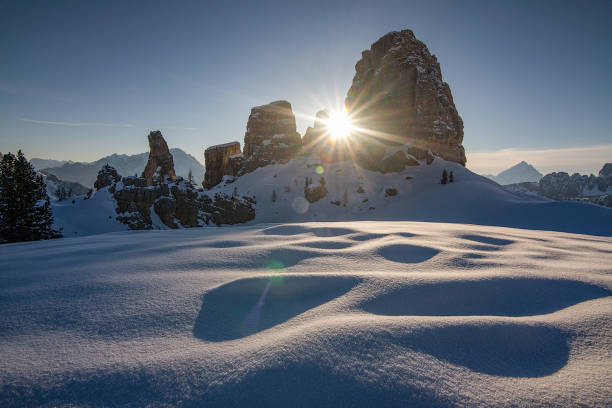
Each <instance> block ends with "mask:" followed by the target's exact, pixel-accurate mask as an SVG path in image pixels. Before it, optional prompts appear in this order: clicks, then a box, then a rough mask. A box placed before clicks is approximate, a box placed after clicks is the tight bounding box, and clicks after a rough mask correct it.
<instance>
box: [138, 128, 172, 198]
mask: <svg viewBox="0 0 612 408" xmlns="http://www.w3.org/2000/svg"><path fill="white" fill-rule="evenodd" d="M149 149H150V151H149V160H148V161H147V166H146V167H145V169H144V171H143V172H142V177H144V178H145V179H146V180H147V185H149V186H152V185H154V184H157V183H159V182H161V181H164V180H165V179H167V178H176V173H175V172H174V159H173V158H172V154H170V150H169V149H168V145H167V144H166V141H165V140H164V137H163V136H162V134H161V132H160V131H159V130H155V131H152V132H151V133H149Z"/></svg>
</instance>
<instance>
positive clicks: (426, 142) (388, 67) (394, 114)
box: [345, 30, 466, 165]
mask: <svg viewBox="0 0 612 408" xmlns="http://www.w3.org/2000/svg"><path fill="white" fill-rule="evenodd" d="M355 70H356V71H357V72H356V74H355V77H354V78H353V84H352V86H351V88H350V90H349V92H348V95H347V97H346V100H345V104H346V107H347V109H348V110H349V115H351V116H352V118H353V122H354V123H355V124H356V125H357V126H358V127H360V128H364V129H368V130H371V131H372V132H366V134H365V135H363V136H365V137H368V136H370V137H373V138H376V139H379V140H380V141H382V142H384V143H387V144H410V145H411V146H413V147H415V148H419V149H423V150H425V151H427V150H431V152H432V153H434V154H435V155H438V156H441V157H442V158H444V159H446V160H450V161H454V162H457V163H461V164H463V165H465V161H466V159H465V150H464V148H463V146H462V145H461V142H462V141H463V121H462V120H461V117H460V116H459V113H458V112H457V109H456V108H455V104H454V103H453V96H452V95H451V91H450V88H449V86H448V84H447V83H446V82H443V81H442V73H441V72H440V64H439V63H438V60H437V59H436V56H435V55H432V54H430V53H429V50H428V49H427V47H426V46H425V44H423V43H422V42H421V41H419V40H417V39H416V38H415V36H414V34H413V32H412V31H411V30H403V31H394V32H391V33H389V34H387V35H385V36H383V37H382V38H380V39H379V40H378V41H376V42H375V43H374V44H372V46H371V47H370V49H369V50H366V51H363V53H362V58H361V59H360V60H359V61H358V62H357V64H356V65H355Z"/></svg>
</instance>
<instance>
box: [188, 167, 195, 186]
mask: <svg viewBox="0 0 612 408" xmlns="http://www.w3.org/2000/svg"><path fill="white" fill-rule="evenodd" d="M187 182H188V183H189V185H190V186H191V187H193V186H194V185H195V181H194V180H193V172H192V171H191V169H189V173H187Z"/></svg>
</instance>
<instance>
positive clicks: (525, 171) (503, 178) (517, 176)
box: [483, 161, 544, 185]
mask: <svg viewBox="0 0 612 408" xmlns="http://www.w3.org/2000/svg"><path fill="white" fill-rule="evenodd" d="M483 176H485V177H487V178H489V179H491V180H493V181H495V182H497V183H499V184H501V185H507V184H516V183H525V182H538V181H540V179H541V178H542V177H544V176H543V175H542V173H540V172H539V171H538V170H536V168H535V167H533V166H532V165H531V164H529V163H527V162H525V161H522V162H520V163H519V164H516V165H514V166H512V167H510V168H509V169H506V170H504V171H502V172H501V173H499V174H498V175H497V176H494V175H492V174H483Z"/></svg>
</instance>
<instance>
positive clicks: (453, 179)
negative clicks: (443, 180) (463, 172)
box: [448, 171, 455, 183]
mask: <svg viewBox="0 0 612 408" xmlns="http://www.w3.org/2000/svg"><path fill="white" fill-rule="evenodd" d="M453 181H455V176H454V175H453V172H452V171H451V172H450V175H449V176H448V182H449V183H452V182H453Z"/></svg>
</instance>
